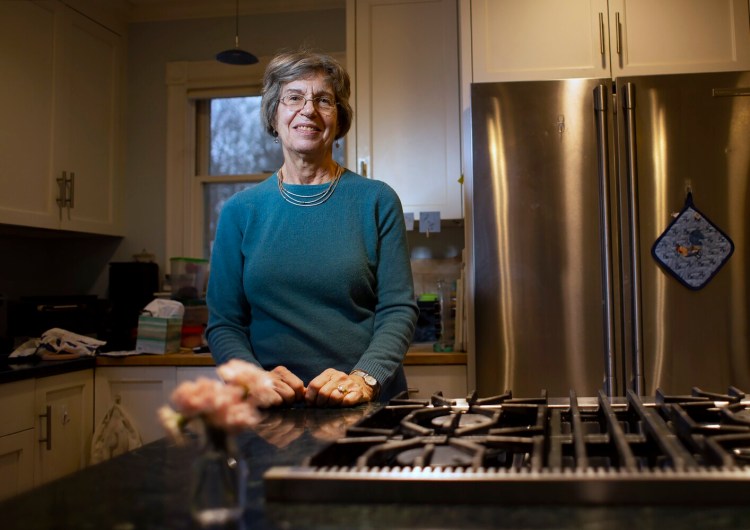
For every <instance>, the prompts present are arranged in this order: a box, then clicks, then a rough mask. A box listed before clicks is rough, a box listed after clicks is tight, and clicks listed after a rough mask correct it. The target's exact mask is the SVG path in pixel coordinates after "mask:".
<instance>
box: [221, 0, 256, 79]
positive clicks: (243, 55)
mask: <svg viewBox="0 0 750 530" xmlns="http://www.w3.org/2000/svg"><path fill="white" fill-rule="evenodd" d="M216 60H217V61H219V62H220V63H225V64H237V65H244V64H255V63H257V62H258V58H257V57H256V56H255V55H253V54H252V53H250V52H246V51H245V50H242V49H240V0H236V1H235V16H234V48H231V49H229V50H224V51H223V52H219V53H217V54H216Z"/></svg>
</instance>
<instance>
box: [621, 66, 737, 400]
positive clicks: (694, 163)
mask: <svg viewBox="0 0 750 530" xmlns="http://www.w3.org/2000/svg"><path fill="white" fill-rule="evenodd" d="M616 84H617V94H618V99H619V100H620V101H619V102H618V108H619V109H620V110H619V115H618V120H617V121H618V123H617V127H618V131H619V134H618V136H619V137H620V139H621V140H623V141H622V142H621V143H620V146H619V151H620V157H619V161H620V163H619V168H618V171H619V173H620V176H621V179H620V182H621V185H622V188H621V192H622V197H623V200H627V201H628V202H627V204H623V213H625V214H626V215H625V217H624V219H623V230H624V232H623V241H624V242H625V243H626V249H625V252H624V254H625V256H627V257H628V259H627V260H626V262H625V263H626V268H627V271H626V275H625V285H626V288H625V292H627V293H628V295H629V296H628V299H627V300H626V303H627V304H628V306H629V307H628V311H627V312H626V313H625V316H626V319H627V325H626V326H625V329H626V330H627V332H628V333H627V336H626V344H627V347H626V349H627V351H628V352H629V353H630V354H631V356H632V357H631V360H630V361H629V362H628V363H627V373H626V374H625V375H626V379H627V385H628V386H629V387H630V388H633V389H634V390H636V391H637V392H638V393H639V394H652V393H653V392H654V391H655V389H656V388H662V389H664V390H665V391H666V392H668V393H672V394H679V393H689V392H690V389H691V388H692V387H693V386H700V387H703V388H704V389H706V390H713V391H725V390H726V389H727V387H728V386H729V385H735V386H737V387H739V388H741V389H744V390H746V391H748V390H750V350H749V349H748V320H749V318H750V302H749V297H748V294H749V293H750V281H749V280H748V270H750V269H749V268H748V267H749V265H750V263H749V261H748V259H749V258H750V246H748V244H750V235H749V234H748V226H749V223H748V219H750V72H746V73H717V74H689V75H670V76H659V77H634V78H620V79H618V80H617V83H616ZM689 191H691V192H692V198H693V201H694V203H695V206H696V207H697V209H698V210H700V211H701V212H702V213H703V214H705V216H706V217H707V218H708V219H710V221H712V222H713V224H715V225H716V226H718V227H719V228H720V229H721V230H722V231H723V232H725V233H726V234H727V235H728V236H729V237H730V238H731V239H732V240H733V242H734V244H735V251H734V254H733V255H732V256H731V258H730V259H729V261H728V262H727V263H726V265H724V267H723V268H722V269H720V270H719V272H718V273H717V274H716V276H714V277H713V279H711V281H709V282H708V284H707V285H705V286H704V287H703V288H701V289H699V290H697V291H695V290H691V289H688V288H687V287H685V286H683V285H682V284H681V283H679V282H678V281H677V280H676V279H675V278H673V277H672V276H670V275H669V274H668V273H667V272H666V271H665V270H664V269H663V268H661V266H660V265H659V264H658V263H657V262H656V261H655V259H654V258H653V257H652V255H651V247H652V245H653V244H654V242H655V240H656V239H657V238H658V237H659V235H661V234H662V232H664V230H665V229H666V228H667V226H668V225H669V223H670V222H671V221H672V219H673V214H675V213H677V212H679V211H680V210H681V208H682V207H683V205H684V203H685V199H686V196H687V193H688V192H689Z"/></svg>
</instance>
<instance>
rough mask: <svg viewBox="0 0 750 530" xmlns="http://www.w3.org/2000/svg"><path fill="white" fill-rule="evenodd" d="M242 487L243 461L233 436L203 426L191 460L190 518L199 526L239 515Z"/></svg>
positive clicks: (242, 494) (240, 511)
mask: <svg viewBox="0 0 750 530" xmlns="http://www.w3.org/2000/svg"><path fill="white" fill-rule="evenodd" d="M246 489H247V462H245V460H244V459H243V458H242V455H240V454H239V452H238V451H237V449H236V444H235V440H234V437H233V436H231V435H229V434H227V433H226V432H225V431H223V430H222V429H216V428H213V427H211V426H208V425H207V426H206V429H205V443H204V445H203V448H202V450H201V452H200V454H199V455H198V457H197V458H196V460H195V462H194V463H193V484H192V497H191V507H190V508H191V513H192V515H193V518H194V519H195V520H196V521H197V522H198V523H199V524H200V525H202V526H210V525H217V524H219V525H220V524H225V523H227V522H229V521H233V520H236V519H238V518H240V517H241V516H242V512H243V511H244V509H245V500H246V499H245V497H246V495H245V494H246Z"/></svg>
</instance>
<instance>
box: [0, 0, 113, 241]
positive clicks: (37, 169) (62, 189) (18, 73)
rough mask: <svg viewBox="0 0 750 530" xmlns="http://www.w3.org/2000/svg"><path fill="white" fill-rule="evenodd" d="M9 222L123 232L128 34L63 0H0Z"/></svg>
mask: <svg viewBox="0 0 750 530" xmlns="http://www.w3.org/2000/svg"><path fill="white" fill-rule="evenodd" d="M0 49H2V50H3V53H2V54H0V71H2V72H3V79H4V81H3V83H2V84H1V85H0V113H1V114H2V115H3V123H4V126H3V127H2V130H1V131H0V159H2V160H3V164H2V165H0V189H2V193H0V223H6V224H17V225H23V226H33V227H40V228H55V229H65V230H74V231H83V232H91V233H102V234H117V233H118V232H119V231H120V226H119V218H118V217H119V205H118V200H119V197H120V196H121V193H120V190H119V186H120V179H119V174H120V167H119V164H120V156H119V153H120V146H119V135H118V128H119V126H120V115H121V89H120V84H121V80H122V65H123V60H122V50H123V44H122V39H121V37H120V36H119V35H117V34H116V33H114V32H112V31H110V30H108V29H106V28H105V27H104V26H102V25H100V24H98V23H97V22H95V21H93V20H91V19H89V18H87V17H85V16H84V15H82V14H80V13H79V12H77V11H75V10H73V9H71V8H69V7H67V6H66V5H65V4H63V3H62V2H58V1H49V2H0Z"/></svg>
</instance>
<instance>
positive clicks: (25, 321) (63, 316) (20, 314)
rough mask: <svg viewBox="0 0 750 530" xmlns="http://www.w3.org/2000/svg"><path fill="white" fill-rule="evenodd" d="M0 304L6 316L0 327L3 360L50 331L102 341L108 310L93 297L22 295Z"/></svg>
mask: <svg viewBox="0 0 750 530" xmlns="http://www.w3.org/2000/svg"><path fill="white" fill-rule="evenodd" d="M1 303H2V304H3V305H4V312H5V315H6V316H5V317H4V319H5V320H4V322H5V324H4V325H3V324H0V336H2V343H3V348H4V350H3V351H2V352H0V353H2V355H3V356H6V357H7V356H8V355H10V353H11V352H12V351H13V350H14V349H15V348H16V347H17V346H19V345H20V344H22V343H24V342H26V341H27V340H29V339H34V338H38V337H40V336H41V335H42V333H44V332H45V331H48V330H50V329H52V328H61V329H64V330H66V331H69V332H72V333H77V334H79V335H86V336H88V337H93V338H101V336H102V331H103V320H104V315H105V314H106V311H107V303H106V301H105V300H102V299H100V298H98V297H97V296H96V295H50V296H41V295H40V296H22V297H20V298H18V299H8V300H3V301H1ZM2 312H3V311H2V310H0V315H1V314H2ZM3 327H4V328H5V331H4V332H3ZM5 350H7V351H5Z"/></svg>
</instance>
